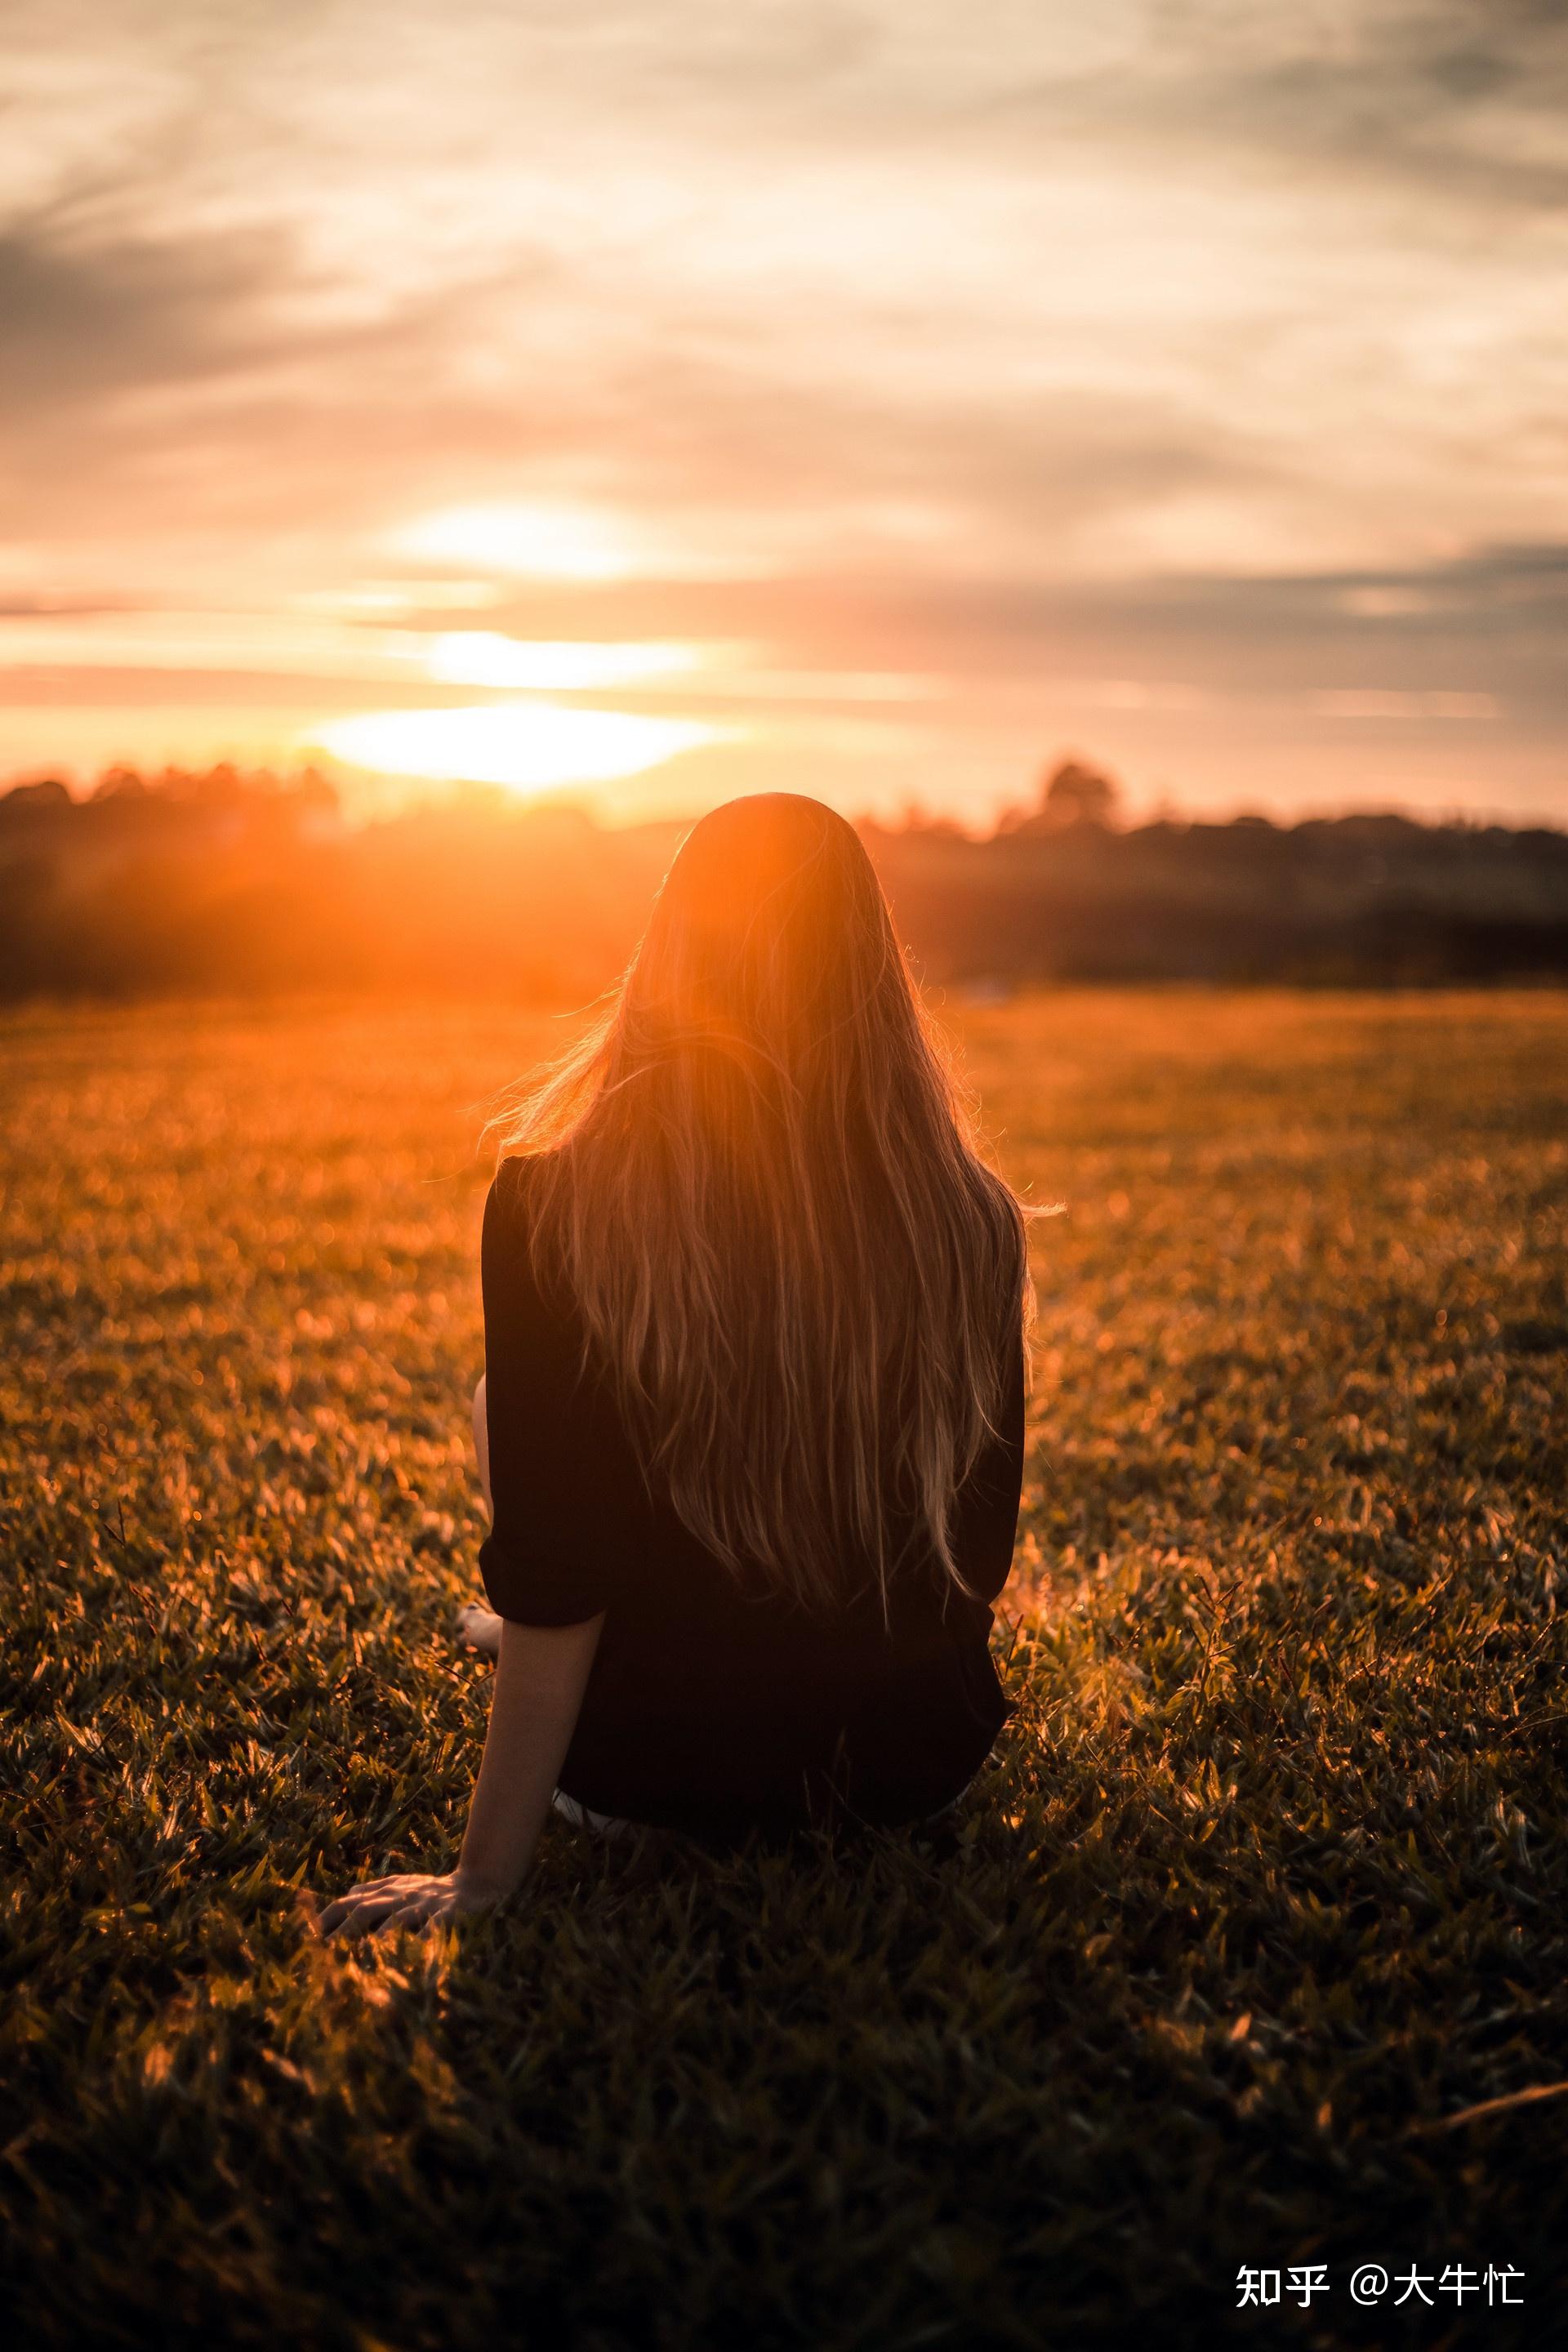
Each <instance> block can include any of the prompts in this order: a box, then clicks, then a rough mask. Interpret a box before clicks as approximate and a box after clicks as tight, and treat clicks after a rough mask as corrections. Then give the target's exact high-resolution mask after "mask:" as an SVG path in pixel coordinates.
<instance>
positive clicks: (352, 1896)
mask: <svg viewBox="0 0 1568 2352" xmlns="http://www.w3.org/2000/svg"><path fill="white" fill-rule="evenodd" d="M604 1622H605V1620H604V1617H603V1616H602V1615H600V1616H597V1617H590V1618H588V1619H587V1620H586V1622H584V1623H583V1624H580V1625H519V1624H516V1623H514V1622H511V1621H510V1619H509V1620H504V1621H503V1622H502V1625H501V1641H500V1657H499V1659H498V1660H497V1663H496V1675H495V1689H494V1692H493V1694H492V1696H491V1699H490V1720H489V1730H488V1731H487V1732H486V1734H485V1752H484V1756H483V1758H482V1759H481V1761H480V1764H479V1780H478V1781H477V1783H476V1784H475V1788H474V1797H473V1802H472V1804H471V1805H470V1806H469V1808H468V1828H467V1830H466V1831H465V1832H464V1835H463V1850H462V1853H461V1854H460V1855H459V1857H458V1867H457V1869H456V1870H455V1871H453V1872H451V1873H450V1874H449V1875H447V1876H444V1877H426V1876H424V1875H422V1874H419V1873H411V1874H405V1875H404V1876H402V1877H398V1878H377V1879H373V1880H371V1881H370V1882H369V1883H368V1884H367V1885H363V1886H355V1887H351V1889H350V1890H349V1892H348V1894H346V1895H339V1897H338V1899H337V1901H336V1902H335V1903H329V1904H328V1906H327V1907H326V1909H325V1910H324V1911H323V1912H322V1914H321V1931H322V1933H323V1934H324V1935H329V1936H330V1935H333V1934H344V1935H350V1936H353V1935H359V1934H361V1933H363V1930H364V1929H366V1928H374V1927H422V1926H424V1925H425V1924H426V1922H427V1921H429V1920H432V1919H444V1918H447V1917H450V1916H451V1915H452V1914H453V1913H455V1912H459V1911H482V1910H484V1909H485V1908H486V1907H487V1906H488V1905H489V1904H491V1903H499V1902H500V1900H501V1899H502V1897H503V1896H505V1895H510V1893H511V1892H512V1890H513V1888H514V1887H516V1886H517V1885H520V1884H521V1880H522V1878H523V1876H524V1874H525V1873H526V1872H527V1869H528V1865H529V1864H530V1862H531V1860H532V1858H533V1849H534V1844H535V1843H536V1841H537V1839H538V1836H539V1832H540V1831H541V1829H542V1827H543V1823H544V1816H545V1814H546V1813H547V1812H548V1811H549V1810H550V1800H551V1797H552V1794H553V1792H554V1789H555V1781H556V1776H557V1774H558V1773H559V1772H560V1769H561V1766H562V1762H563V1759H564V1757H565V1754H566V1750H567V1748H569V1747H570V1745H571V1742H572V1734H573V1732H574V1729H575V1727H576V1723H577V1712H578V1709H579V1708H580V1707H581V1706H582V1704H583V1693H584V1690H585V1688H586V1687H587V1682H588V1673H589V1669H590V1668H591V1666H592V1665H593V1663H594V1653H595V1650H596V1649H597V1648H598V1646H599V1632H600V1628H601V1627H602V1626H603V1624H604Z"/></svg>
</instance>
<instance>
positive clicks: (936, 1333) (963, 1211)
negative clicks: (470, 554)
mask: <svg viewBox="0 0 1568 2352" xmlns="http://www.w3.org/2000/svg"><path fill="white" fill-rule="evenodd" d="M489 1131H490V1132H493V1133H494V1134H495V1135H496V1136H497V1138H498V1140H499V1145H500V1151H501V1152H503V1153H504V1152H517V1153H521V1154H523V1155H526V1156H528V1157H529V1158H530V1159H531V1160H536V1161H537V1165H535V1166H534V1167H533V1168H532V1170H531V1181H530V1185H529V1192H528V1197H529V1199H530V1202H531V1236H530V1239H531V1247H532V1249H533V1251H534V1253H535V1263H536V1265H539V1266H540V1268H541V1272H542V1273H543V1272H544V1271H545V1269H546V1266H547V1265H548V1266H550V1267H552V1269H553V1271H554V1272H555V1273H556V1274H558V1275H559V1276H563V1278H564V1280H565V1282H566V1284H567V1286H568V1287H569V1290H570V1292H571V1293H572V1295H573V1296H574V1297H575V1299H576V1301H577V1304H578V1306H579V1307H580V1309H581V1312H582V1316H583V1318H584V1324H585V1326H586V1330H587V1334H588V1339H587V1345H588V1346H589V1347H590V1348H595V1347H596V1349H598V1351H599V1353H600V1356H601V1358H602V1360H603V1362H604V1363H605V1365H606V1366H607V1367H608V1369H609V1371H610V1374H611V1376H612V1379H613V1381H614V1384H615V1389H616V1393H617V1394H618V1397H619V1400H620V1404H621V1408H622V1411H623V1413H624V1415H625V1418H626V1424H627V1426H628V1429H629V1431H630V1432H631V1433H632V1436H633V1440H634V1443H635V1444H636V1446H637V1452H638V1454H639V1457H640V1459H641V1461H642V1464H643V1467H644V1469H645V1472H646V1473H647V1475H648V1476H649V1478H650V1481H651V1480H655V1479H658V1480H660V1481H662V1482H663V1484H664V1486H665V1488H666V1491H667V1492H668V1496H669V1499H670V1501H671V1503H672V1505H673V1507H674V1508H675V1510H676V1512H677V1514H678V1515H679V1517H680V1519H681V1520H682V1521H683V1522H684V1523H685V1525H686V1526H687V1527H688V1528H689V1529H690V1530H691V1532H692V1533H693V1534H694V1535H695V1536H697V1537H698V1538H700V1541H701V1542H702V1543H704V1544H705V1545H707V1546H708V1547H709V1548H710V1550H711V1551H713V1552H714V1553H715V1554H716V1555H717V1556H718V1557H719V1559H721V1560H722V1561H723V1562H724V1563H725V1564H726V1565H727V1566H728V1567H729V1568H730V1569H731V1570H732V1571H733V1572H734V1573H735V1574H736V1575H737V1576H739V1577H741V1578H742V1580H749V1581H751V1582H752V1583H753V1584H755V1583H756V1582H757V1581H758V1580H760V1581H761V1584H762V1586H763V1589H771V1590H773V1591H775V1592H782V1593H790V1594H793V1595H795V1598H796V1599H798V1600H799V1601H801V1602H803V1603H805V1604H806V1605H812V1604H816V1603H825V1602H829V1601H833V1600H835V1599H846V1598H847V1597H848V1594H847V1590H846V1579H847V1573H848V1570H849V1567H850V1563H851V1561H852V1560H853V1559H857V1558H858V1559H860V1560H862V1561H868V1563H869V1565H870V1568H871V1570H872V1573H873V1575H874V1578H875V1580H876V1583H877V1586H878V1587H879V1591H880V1593H881V1597H882V1601H883V1605H884V1608H885V1607H886V1605H887V1596H888V1591H889V1576H890V1574H891V1572H892V1570H893V1569H894V1568H895V1567H896V1565H897V1561H896V1559H895V1557H894V1549H893V1547H892V1543H891V1536H890V1526H889V1523H890V1522H893V1523H897V1522H900V1521H901V1522H902V1523H903V1524H904V1525H905V1526H906V1527H912V1528H913V1531H914V1533H913V1537H912V1538H910V1537H906V1538H905V1540H906V1542H907V1541H910V1540H914V1541H921V1540H922V1539H923V1548H925V1549H927V1550H928V1552H929V1553H930V1554H931V1555H934V1559H935V1560H936V1561H937V1562H938V1563H940V1569H941V1572H942V1576H943V1577H944V1579H945V1580H948V1581H950V1582H951V1583H952V1584H953V1585H955V1586H957V1587H959V1588H960V1589H961V1590H965V1589H967V1588H965V1587H964V1584H963V1575H962V1572H961V1570H960V1567H959V1564H958V1562H957V1561H956V1559H954V1557H953V1551H952V1510H953V1501H954V1496H955V1493H956V1490H957V1488H958V1486H960V1484H961V1483H962V1481H963V1478H964V1476H965V1475H966V1474H967V1473H968V1472H969V1471H970V1470H971V1469H972V1468H973V1465H974V1464H975V1462H976V1460H977V1459H978V1457H979V1454H980V1453H981V1450H982V1448H983V1447H984V1444H985V1442H986V1439H987V1437H988V1436H989V1435H990V1434H991V1433H993V1431H994V1428H995V1426H996V1423H997V1420H998V1415H999V1411H1000V1406H1001V1401H1002V1387H1003V1382H1004V1380H1005V1365H1006V1360H1007V1350H1008V1339H1007V1334H1008V1330H1009V1328H1011V1329H1012V1330H1013V1331H1014V1332H1016V1331H1017V1330H1018V1329H1019V1328H1020V1327H1021V1326H1022V1325H1023V1323H1024V1322H1025V1320H1026V1318H1027V1315H1028V1312H1029V1308H1030V1305H1031V1303H1032V1296H1033V1294H1032V1291H1031V1289H1030V1286H1029V1285H1028V1283H1027V1280H1026V1250H1025V1242H1024V1213H1023V1211H1022V1210H1021V1208H1020V1206H1019V1203H1018V1202H1017V1201H1016V1198H1015V1196H1014V1194H1013V1193H1012V1192H1011V1191H1010V1190H1009V1189H1008V1187H1007V1186H1006V1185H1005V1183H1004V1182H1003V1181H1002V1179H1001V1178H1000V1177H999V1176H997V1175H996V1174H994V1172H993V1171H991V1170H990V1169H989V1168H987V1167H986V1166H984V1163H983V1161H982V1160H981V1159H980V1157H979V1155H978V1151H977V1148H976V1142H975V1132H974V1128H973V1119H972V1116H971V1113H970V1110H969V1107H968V1105H967V1102H966V1101H965V1099H964V1097H963V1092H962V1090H961V1089H960V1087H958V1085H957V1083H956V1081H955V1079H954V1076H953V1073H952V1067H951V1065H950V1062H949V1059H948V1057H947V1055H946V1053H945V1052H944V1050H943V1048H942V1044H941V1041H940V1038H939V1035H938V1033H937V1031H936V1029H935V1027H934V1024H932V1023H931V1019H930V1016H929V1015H928V1013H927V1012H926V1010H925V1007H924V1005H923V1004H922V1003H921V997H920V994H919V992H918V990H917V988H916V986H915V984H914V982H913V980H912V979H911V977H910V971H909V968H908V966H907V964H906V962H905V960H904V955H903V953H902V950H900V946H899V943H898V940H897V939H896V938H895V935H894V931H893V925H892V919H891V915H890V913H889V907H888V902H887V900H886V898H884V896H883V894H882V889H881V886H880V884H879V881H878V879H877V877H876V874H875V872H874V871H873V869H872V866H871V862H870V860H869V858H868V856H867V855H866V851H865V849H864V847H863V845H861V842H860V840H859V838H858V835H856V833H855V832H854V830H853V828H852V827H851V826H850V825H848V824H846V823H845V821H844V820H843V818H842V817H839V816H837V815H836V814H834V813H833V811H832V810H830V809H828V808H826V807H825V806H824V805H823V804H822V803H820V802H818V801H813V800H807V799H805V798H803V797H801V796H799V795H797V794H795V793H762V794H758V795H756V796H754V797H750V798H747V799H743V800H736V801H731V802H729V803H726V805H725V806H723V807H722V808H719V809H715V810H714V811H713V812H712V813H711V814H710V815H707V816H705V817H703V818H702V819H701V820H700V822H699V823H698V824H695V825H694V826H693V827H692V829H691V831H690V832H689V834H688V835H686V837H685V839H684V840H683V842H682V843H681V845H680V847H679V851H678V853H677V855H676V857H675V859H674V862H673V863H672V865H671V866H670V868H669V871H668V875H667V876H666V877H665V880H664V883H663V886H662V887H661V889H660V891H659V894H658V899H657V900H656V902H655V905H654V908H653V913H652V917H651V919H650V920H649V922H648V926H647V931H646V932H645V934H644V936H643V939H642V941H641V944H640V945H639V947H638V948H637V952H636V954H635V955H634V956H633V958H632V961H631V962H630V964H629V965H628V967H627V969H626V972H625V974H624V975H623V977H622V979H621V981H620V982H619V984H618V986H617V987H616V989H615V990H614V991H613V992H611V994H610V996H609V998H608V999H607V1001H606V1003H605V1008H604V1009H603V1011H602V1012H601V1013H600V1016H599V1017H598V1018H597V1019H596V1021H595V1023H594V1024H593V1026H592V1027H591V1028H590V1029H589V1030H588V1032H587V1034H585V1035H584V1038H583V1039H582V1040H581V1042H580V1043H579V1044H578V1045H576V1046H574V1048H573V1049H572V1050H571V1051H570V1052H569V1053H567V1054H566V1055H563V1057H562V1058H561V1059H560V1060H558V1061H556V1062H554V1063H552V1064H550V1065H548V1066H546V1067H545V1068H544V1069H543V1070H542V1072H540V1073H537V1074H536V1075H535V1076H534V1077H533V1078H532V1079H531V1080H530V1081H525V1082H524V1084H523V1086H522V1087H521V1088H520V1089H518V1090H517V1091H516V1092H515V1093H514V1095H513V1096H512V1097H510V1101H509V1102H508V1103H507V1104H506V1105H505V1106H504V1107H503V1108H502V1109H501V1111H500V1113H498V1115H497V1117H496V1118H494V1119H493V1120H492V1121H491V1123H490V1129H489Z"/></svg>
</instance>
